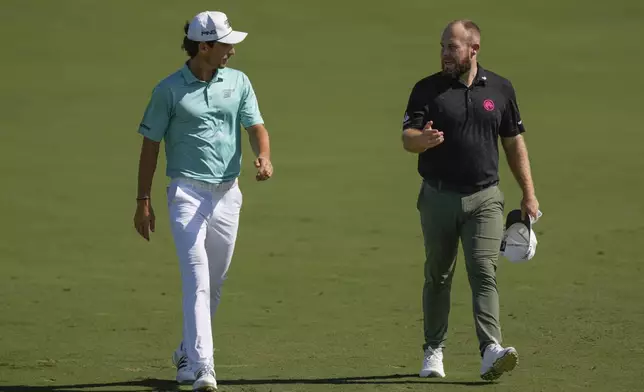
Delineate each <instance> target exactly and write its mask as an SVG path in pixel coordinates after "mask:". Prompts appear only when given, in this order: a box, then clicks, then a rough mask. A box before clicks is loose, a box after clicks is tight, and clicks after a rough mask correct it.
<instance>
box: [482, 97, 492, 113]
mask: <svg viewBox="0 0 644 392" xmlns="http://www.w3.org/2000/svg"><path fill="white" fill-rule="evenodd" d="M483 108H484V109H485V110H487V111H488V112H491V111H492V110H494V101H493V100H491V99H486V100H485V101H483Z"/></svg>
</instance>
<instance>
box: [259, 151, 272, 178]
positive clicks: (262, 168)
mask: <svg viewBox="0 0 644 392" xmlns="http://www.w3.org/2000/svg"><path fill="white" fill-rule="evenodd" d="M255 167H256V168H257V175H256V176H255V179H256V180H257V181H266V180H268V179H269V178H271V176H272V175H273V165H272V164H271V160H270V159H269V158H265V157H258V158H257V159H255Z"/></svg>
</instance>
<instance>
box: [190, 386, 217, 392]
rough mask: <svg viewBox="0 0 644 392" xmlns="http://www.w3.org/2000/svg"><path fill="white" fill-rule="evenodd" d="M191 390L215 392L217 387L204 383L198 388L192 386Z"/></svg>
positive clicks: (194, 391)
mask: <svg viewBox="0 0 644 392" xmlns="http://www.w3.org/2000/svg"><path fill="white" fill-rule="evenodd" d="M192 391H193V392H216V391H217V387H215V386H212V385H204V386H202V387H199V388H193V389H192Z"/></svg>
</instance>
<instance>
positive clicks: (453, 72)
mask: <svg viewBox="0 0 644 392" xmlns="http://www.w3.org/2000/svg"><path fill="white" fill-rule="evenodd" d="M453 64H454V66H452V67H451V68H449V69H446V68H445V65H444V64H441V65H442V73H443V75H447V76H451V77H453V78H455V79H458V78H460V77H461V76H462V75H464V74H466V73H468V72H469V71H470V69H472V64H471V63H470V62H469V61H467V60H466V61H465V62H463V63H453Z"/></svg>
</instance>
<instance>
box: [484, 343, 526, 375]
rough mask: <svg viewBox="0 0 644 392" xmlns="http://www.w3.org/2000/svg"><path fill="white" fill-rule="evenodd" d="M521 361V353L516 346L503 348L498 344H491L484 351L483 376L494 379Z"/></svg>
mask: <svg viewBox="0 0 644 392" xmlns="http://www.w3.org/2000/svg"><path fill="white" fill-rule="evenodd" d="M518 363H519V353H517V350H516V349H515V348H514V347H508V348H503V347H501V346H500V345H498V344H490V345H489V346H487V347H486V348H485V351H484V352H483V360H482V362H481V378H482V379H484V380H487V381H493V380H496V379H498V378H499V377H501V375H502V374H503V373H506V372H509V371H512V370H513V369H514V368H515V367H516V366H517V364H518Z"/></svg>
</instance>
